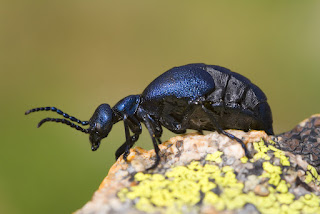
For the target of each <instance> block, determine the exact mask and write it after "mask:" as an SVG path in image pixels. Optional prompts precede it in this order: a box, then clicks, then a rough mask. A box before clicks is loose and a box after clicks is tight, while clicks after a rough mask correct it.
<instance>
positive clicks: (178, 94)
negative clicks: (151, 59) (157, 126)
mask: <svg viewBox="0 0 320 214" xmlns="http://www.w3.org/2000/svg"><path fill="white" fill-rule="evenodd" d="M214 88H215V84H214V80H213V79H212V77H211V75H210V74H209V73H208V72H206V71H205V65H204V64H191V65H185V66H181V67H174V68H172V69H170V70H169V71H167V72H165V73H163V74H162V75H160V76H159V77H158V78H156V79H155V80H154V81H152V82H151V83H150V84H149V85H148V86H147V88H146V89H145V90H144V91H143V92H142V97H143V99H144V100H145V101H151V100H152V101H157V100H159V101H160V100H161V99H162V98H166V97H171V96H172V97H175V98H178V99H180V98H187V99H188V100H193V99H196V98H198V97H201V96H204V95H206V94H209V93H211V92H212V91H213V90H214Z"/></svg>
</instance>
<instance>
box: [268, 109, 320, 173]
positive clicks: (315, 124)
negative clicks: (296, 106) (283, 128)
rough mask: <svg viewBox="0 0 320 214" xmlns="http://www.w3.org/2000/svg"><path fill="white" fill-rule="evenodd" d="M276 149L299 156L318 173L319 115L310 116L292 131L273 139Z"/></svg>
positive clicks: (319, 150)
mask: <svg viewBox="0 0 320 214" xmlns="http://www.w3.org/2000/svg"><path fill="white" fill-rule="evenodd" d="M274 140H275V142H277V145H276V146H277V148H279V149H281V150H284V151H289V152H292V153H293V154H296V155H301V156H302V158H303V159H304V160H306V161H307V162H308V163H309V164H311V165H313V166H314V167H316V169H317V170H318V172H319V171H320V114H315V115H312V116H311V117H310V118H308V119H306V120H304V121H302V122H301V123H300V124H299V125H297V126H296V127H295V128H294V129H292V130H291V131H289V132H285V133H283V134H280V135H278V136H276V137H275V139H274Z"/></svg>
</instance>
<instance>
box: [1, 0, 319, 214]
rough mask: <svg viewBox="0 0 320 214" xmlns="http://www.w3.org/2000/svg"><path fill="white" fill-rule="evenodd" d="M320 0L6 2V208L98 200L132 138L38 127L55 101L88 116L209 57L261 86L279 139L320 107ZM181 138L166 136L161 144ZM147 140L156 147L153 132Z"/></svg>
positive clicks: (52, 207) (50, 207)
mask: <svg viewBox="0 0 320 214" xmlns="http://www.w3.org/2000/svg"><path fill="white" fill-rule="evenodd" d="M319 11H320V2H319V1H307V2H306V1H280V2H278V1H264V2H262V1H241V2H240V1H145V0H143V1H140V0H136V1H84V0H78V1H15V0H12V1H2V2H1V3H0V74H1V76H0V77H1V78H0V81H1V84H0V95H1V97H0V98H1V99H0V100H1V111H0V119H1V124H0V133H1V150H0V151H1V155H0V169H1V174H0V213H70V212H72V211H75V210H76V209H78V208H81V207H82V206H83V205H84V204H85V203H86V202H87V201H88V200H90V198H91V196H92V194H93V193H94V191H95V190H96V189H97V188H98V186H99V184H100V182H101V181H102V180H103V178H104V177H105V176H106V175H107V172H108V170H109V168H110V166H111V165H112V164H113V163H114V152H115V151H116V149H117V147H118V146H119V145H120V144H121V143H123V142H124V130H123V124H122V123H119V124H117V125H116V126H114V128H113V131H112V132H111V134H110V135H109V137H108V138H107V139H105V140H103V142H102V146H101V147H100V149H99V150H98V151H96V152H91V150H90V146H89V140H88V136H87V135H85V134H83V133H81V132H78V131H75V130H74V129H71V128H69V127H67V126H64V125H61V124H54V123H51V124H49V123H48V124H45V125H44V126H43V127H42V128H41V129H37V128H36V125H37V123H38V122H39V121H40V119H42V118H45V117H47V116H52V117H56V116H58V115H57V114H55V113H52V112H42V113H35V114H31V115H29V116H25V115H24V112H25V111H26V110H28V109H30V108H33V107H41V106H56V107H59V108H60V109H62V110H63V111H65V112H67V113H69V114H71V115H73V116H76V117H79V118H80V119H82V120H87V119H89V118H90V117H91V115H92V113H93V111H94V110H95V108H96V107H97V106H98V105H99V104H101V103H104V102H107V103H109V104H110V105H114V104H115V103H116V102H117V101H119V100H120V99H121V98H123V97H125V96H127V95H129V94H139V93H141V92H142V90H143V89H144V88H145V87H146V86H147V84H148V83H150V82H151V81H152V80H153V79H154V78H155V77H157V76H158V75H160V74H161V73H163V72H164V71H166V70H168V69H170V68H171V67H174V66H180V65H184V64H188V63H195V62H204V63H207V64H216V65H221V66H225V67H227V68H230V69H231V70H233V71H236V72H238V73H241V74H243V75H245V76H246V77H248V78H249V79H250V80H252V81H253V82H254V83H255V84H257V85H258V86H259V87H260V88H261V89H263V91H264V92H265V93H266V95H267V96H268V99H269V104H270V105H271V108H272V110H273V118H274V129H275V132H276V133H280V132H284V131H286V130H290V129H291V128H293V127H294V126H295V125H296V124H297V123H298V122H300V121H301V120H303V119H305V118H306V117H309V116H310V115H311V114H314V113H319V112H320V99H319V93H318V92H319V89H320V86H319V84H318V83H319V78H320V73H319V71H320V60H319V54H320V40H319V38H320V13H319ZM172 136H174V134H172V133H169V132H165V135H164V136H163V138H162V140H166V139H168V138H169V137H172ZM137 145H139V146H142V147H144V148H147V149H150V148H152V146H151V143H150V139H149V136H148V134H147V133H146V131H145V129H144V133H143V136H142V137H141V139H140V141H139V142H138V143H137Z"/></svg>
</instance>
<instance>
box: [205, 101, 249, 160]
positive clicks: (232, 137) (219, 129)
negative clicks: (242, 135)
mask: <svg viewBox="0 0 320 214" xmlns="http://www.w3.org/2000/svg"><path fill="white" fill-rule="evenodd" d="M201 107H202V109H203V110H204V111H205V112H206V113H207V114H208V116H209V117H210V120H211V121H212V123H213V125H214V126H215V128H216V130H217V131H218V132H219V133H221V134H223V135H225V136H227V137H229V138H230V139H232V140H236V141H238V142H239V143H240V144H241V146H242V148H243V149H244V153H245V155H246V157H247V158H252V156H251V154H250V153H249V151H248V149H247V147H246V145H245V144H244V142H243V141H242V140H241V139H239V138H237V137H236V136H234V135H232V134H230V133H228V132H226V131H224V130H223V129H222V128H221V126H220V125H219V123H218V122H217V121H216V119H215V117H214V114H213V112H212V111H210V110H209V109H207V108H206V107H205V106H204V105H203V104H202V105H201Z"/></svg>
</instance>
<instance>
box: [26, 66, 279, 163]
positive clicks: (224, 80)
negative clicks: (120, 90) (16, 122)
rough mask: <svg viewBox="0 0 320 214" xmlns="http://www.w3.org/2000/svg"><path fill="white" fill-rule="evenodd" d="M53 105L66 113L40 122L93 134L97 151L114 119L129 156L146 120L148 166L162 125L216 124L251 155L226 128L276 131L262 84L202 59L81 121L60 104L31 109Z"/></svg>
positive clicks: (182, 130) (198, 126) (119, 152)
mask: <svg viewBox="0 0 320 214" xmlns="http://www.w3.org/2000/svg"><path fill="white" fill-rule="evenodd" d="M49 110H50V111H55V112H57V113H59V114H61V115H62V116H63V117H65V118H66V119H60V118H45V119H43V120H42V121H40V123H39V124H38V127H40V126H41V125H42V124H43V123H44V122H47V121H53V122H59V123H64V124H67V125H69V126H71V127H73V128H75V129H77V130H80V131H82V132H84V133H87V134H90V137H89V139H90V142H91V149H92V151H95V150H97V149H98V148H99V145H100V142H101V140H102V139H103V138H105V137H107V136H108V134H109V132H110V131H111V128H112V126H113V124H115V123H117V122H119V121H123V122H124V128H125V135H126V142H125V143H124V144H123V145H122V146H120V148H119V149H118V150H117V151H116V154H115V155H116V158H118V157H119V156H120V155H122V154H124V159H125V160H126V157H127V156H128V154H129V149H130V148H131V147H132V146H133V145H134V143H135V142H136V141H137V140H138V138H139V135H140V134H141V131H142V127H141V123H143V124H144V125H145V126H146V128H147V129H148V131H149V134H150V136H151V139H152V143H153V146H154V149H155V153H156V161H155V163H154V165H153V166H151V167H150V168H149V169H152V168H155V167H156V166H157V165H158V163H159V161H160V155H159V147H158V144H159V143H161V140H160V137H161V135H162V126H164V127H165V128H167V129H169V130H170V131H172V132H174V133H177V134H182V133H185V132H186V130H187V129H193V130H197V131H199V132H200V133H202V130H208V131H213V130H216V131H218V132H219V133H222V134H224V135H226V136H228V137H229V138H231V139H234V140H237V141H238V142H239V143H240V144H241V145H242V147H243V149H244V150H245V154H246V155H247V156H250V154H249V152H248V151H247V149H246V146H245V144H244V143H243V142H242V141H241V140H240V139H238V138H237V137H235V136H233V135H231V134H230V133H228V132H226V131H225V129H240V130H244V131H249V130H251V129H254V130H264V131H265V132H266V133H267V134H269V135H273V128H272V114H271V109H270V107H269V105H268V103H267V98H266V96H265V94H264V93H263V92H262V91H261V90H260V88H258V87H257V86H256V85H254V84H253V83H251V82H250V80H248V79H247V78H245V77H244V76H242V75H240V74H238V73H235V72H232V71H230V70H228V69H226V68H224V67H220V66H216V65H205V64H200V63H198V64H189V65H184V66H180V67H174V68H172V69H170V70H168V71H167V72H165V73H163V74H162V75H160V76H159V77H157V78H156V79H155V80H154V81H153V82H151V83H150V84H149V85H148V86H147V88H146V89H145V90H144V91H143V92H142V94H140V95H129V96H127V97H125V98H123V99H122V100H120V101H119V102H118V103H117V104H116V105H115V106H114V107H113V108H111V107H110V106H109V105H108V104H101V105H100V106H99V107H98V108H97V109H96V110H95V112H94V114H93V116H92V117H91V119H90V120H89V121H80V120H78V119H77V118H75V117H72V116H69V115H68V114H66V113H63V112H62V111H61V110H59V109H57V108H55V107H41V108H35V109H31V110H29V111H27V112H26V114H29V113H31V112H35V111H49ZM75 123H78V124H81V125H83V126H85V125H89V128H87V129H84V128H82V127H80V126H79V125H76V124H75ZM130 131H131V132H132V135H131V134H130Z"/></svg>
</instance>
